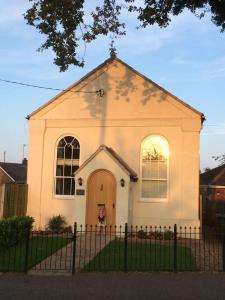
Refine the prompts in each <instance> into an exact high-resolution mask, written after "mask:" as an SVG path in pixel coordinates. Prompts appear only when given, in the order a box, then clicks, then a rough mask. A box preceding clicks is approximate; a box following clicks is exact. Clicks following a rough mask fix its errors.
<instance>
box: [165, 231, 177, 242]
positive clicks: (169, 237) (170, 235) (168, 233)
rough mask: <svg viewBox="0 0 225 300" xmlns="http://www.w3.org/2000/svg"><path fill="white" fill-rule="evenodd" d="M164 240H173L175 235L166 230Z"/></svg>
mask: <svg viewBox="0 0 225 300" xmlns="http://www.w3.org/2000/svg"><path fill="white" fill-rule="evenodd" d="M163 237H164V240H172V239H173V237H174V233H173V231H171V230H165V231H164V233H163Z"/></svg>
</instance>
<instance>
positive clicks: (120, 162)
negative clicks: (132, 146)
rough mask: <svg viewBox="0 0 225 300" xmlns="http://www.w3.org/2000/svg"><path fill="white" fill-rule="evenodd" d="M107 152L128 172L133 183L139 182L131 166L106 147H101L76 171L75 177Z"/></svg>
mask: <svg viewBox="0 0 225 300" xmlns="http://www.w3.org/2000/svg"><path fill="white" fill-rule="evenodd" d="M101 151H105V152H106V153H108V154H109V155H110V157H112V158H113V159H114V160H115V161H116V162H117V163H118V164H119V165H120V166H121V167H122V168H123V169H125V170H126V172H127V173H128V174H129V175H130V179H131V180H132V181H137V180H138V176H137V174H136V173H135V172H134V170H132V169H131V168H130V167H129V165H128V164H127V163H126V162H125V161H124V160H123V159H122V158H121V157H120V156H119V154H117V153H116V152H115V151H114V150H113V149H112V148H109V147H107V146H105V145H101V146H100V147H99V148H98V149H97V150H96V151H95V152H94V153H93V154H92V155H91V156H90V157H89V158H88V159H87V160H85V161H84V163H83V164H82V165H81V166H80V167H79V169H77V170H76V172H75V173H74V174H75V175H76V174H77V173H79V172H80V170H82V169H83V168H84V167H85V166H86V165H87V164H88V163H89V162H90V161H91V160H92V159H93V158H94V157H95V156H96V155H97V154H98V153H99V152H101Z"/></svg>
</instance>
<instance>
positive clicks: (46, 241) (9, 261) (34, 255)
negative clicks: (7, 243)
mask: <svg viewBox="0 0 225 300" xmlns="http://www.w3.org/2000/svg"><path fill="white" fill-rule="evenodd" d="M69 242H71V240H70V239H69V238H66V237H62V236H58V237H57V236H51V237H49V236H33V237H32V238H31V239H30V241H29V255H28V269H30V268H32V267H33V266H35V265H36V264H38V263H39V262H41V261H42V260H43V259H45V258H46V257H48V256H49V255H51V254H52V253H54V252H56V251H57V250H59V249H61V248H62V247H64V246H65V245H67V244H68V243H69ZM25 250H26V242H25V241H22V242H20V243H19V244H18V245H16V246H14V247H10V248H8V249H7V250H5V251H2V252H0V272H23V271H24V266H25Z"/></svg>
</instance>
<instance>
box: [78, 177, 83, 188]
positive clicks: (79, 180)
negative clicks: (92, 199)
mask: <svg viewBox="0 0 225 300" xmlns="http://www.w3.org/2000/svg"><path fill="white" fill-rule="evenodd" d="M77 181H78V184H79V185H80V186H81V185H82V184H83V179H82V178H81V177H79V178H78V180H77Z"/></svg>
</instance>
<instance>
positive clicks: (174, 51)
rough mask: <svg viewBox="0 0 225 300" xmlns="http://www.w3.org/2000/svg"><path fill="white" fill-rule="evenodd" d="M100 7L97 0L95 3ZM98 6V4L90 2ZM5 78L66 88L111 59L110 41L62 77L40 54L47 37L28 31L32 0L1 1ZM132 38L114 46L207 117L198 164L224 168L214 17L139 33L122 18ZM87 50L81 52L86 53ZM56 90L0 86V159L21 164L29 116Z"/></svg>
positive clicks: (221, 38) (220, 57) (222, 36)
mask: <svg viewBox="0 0 225 300" xmlns="http://www.w3.org/2000/svg"><path fill="white" fill-rule="evenodd" d="M96 2H97V1H96ZM92 3H93V2H92ZM0 4H1V10H0V78H2V79H6V80H12V81H20V82H25V83H29V84H35V85H41V86H46V87H53V88H62V89H64V88H66V87H68V86H69V85H71V84H72V83H74V82H75V81H77V80H78V79H79V78H80V77H82V76H84V75H85V74H86V73H87V72H89V71H91V70H92V69H93V68H94V67H96V66H97V65H99V64H100V63H102V62H103V61H104V60H105V59H107V58H108V57H109V51H108V44H109V42H110V39H109V38H106V37H104V38H100V39H98V40H97V41H95V42H94V43H92V44H91V45H88V46H87V49H86V53H85V67H84V68H78V67H75V66H71V67H70V68H69V70H68V71H66V72H64V73H62V72H61V73H60V71H59V68H58V67H57V66H55V65H54V64H53V58H54V53H53V52H52V51H51V50H48V51H45V52H41V53H40V52H37V48H39V47H40V46H41V43H43V42H44V40H45V37H44V36H43V35H41V34H40V33H39V32H38V31H37V30H36V29H35V28H33V27H31V26H28V25H27V24H26V22H25V20H24V18H23V15H22V14H23V13H24V12H25V11H26V9H27V8H29V7H30V6H31V3H30V2H29V1H28V0H11V1H4V0H0ZM122 18H123V20H124V21H125V22H126V23H127V35H126V37H123V38H120V39H119V40H117V41H116V47H117V55H118V57H119V58H121V59H122V60H124V61H125V62H126V63H128V64H129V65H130V66H132V67H133V68H135V69H136V70H138V71H139V72H141V73H143V74H144V75H146V76H147V77H149V78H150V79H152V80H153V81H155V82H156V83H157V84H159V85H161V86H162V87H164V88H165V89H167V90H168V91H170V92H171V93H173V94H174V95H176V96H177V97H178V98H180V99H182V100H183V101H185V102H186V103H188V104H190V105H191V106H193V107H194V108H196V109H197V110H199V111H201V112H203V113H204V115H205V117H206V121H205V123H204V125H203V129H202V131H201V150H200V163H201V164H200V165H201V169H202V170H203V169H204V168H206V167H211V168H212V167H215V166H217V165H218V162H216V161H215V160H214V159H213V158H212V156H217V155H220V154H223V153H225V51H224V48H225V33H221V32H220V29H219V28H217V27H216V26H215V25H214V24H213V23H212V22H211V20H210V15H208V16H207V17H205V18H204V19H202V20H199V19H198V18H197V17H195V16H194V15H193V14H191V13H189V12H187V11H185V12H183V13H182V14H181V15H180V16H178V17H174V18H172V22H171V24H170V26H169V27H167V28H164V29H160V28H159V27H157V26H151V27H148V28H146V29H138V30H137V29H136V27H137V22H136V21H135V18H134V17H133V16H131V15H130V14H128V13H127V14H124V15H123V16H122ZM83 53H84V49H82V46H81V47H80V55H83ZM56 94H57V92H55V91H48V90H41V89H34V88H31V87H22V86H18V85H12V84H8V83H3V82H0V103H1V106H0V120H1V126H0V140H1V143H0V161H3V157H4V151H6V161H8V162H21V160H22V157H23V145H24V144H26V145H27V146H26V147H25V155H27V151H28V131H27V120H26V116H27V115H28V114H30V113H31V112H32V111H34V110H35V109H36V108H38V107H39V106H41V105H42V104H44V103H46V102H47V101H48V100H49V99H51V98H52V97H53V96H55V95H56Z"/></svg>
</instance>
